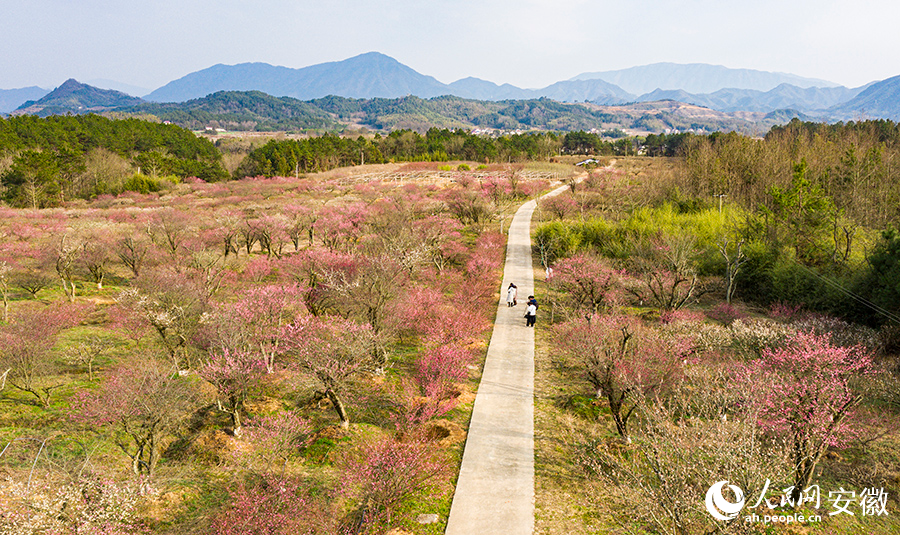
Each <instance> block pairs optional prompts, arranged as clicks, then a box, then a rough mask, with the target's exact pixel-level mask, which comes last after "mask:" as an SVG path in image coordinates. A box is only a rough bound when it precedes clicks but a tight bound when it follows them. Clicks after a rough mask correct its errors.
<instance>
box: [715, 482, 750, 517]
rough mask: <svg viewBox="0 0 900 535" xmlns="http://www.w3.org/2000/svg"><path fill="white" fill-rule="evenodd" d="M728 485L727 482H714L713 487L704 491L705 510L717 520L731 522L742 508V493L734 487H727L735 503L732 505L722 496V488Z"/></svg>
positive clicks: (738, 488)
mask: <svg viewBox="0 0 900 535" xmlns="http://www.w3.org/2000/svg"><path fill="white" fill-rule="evenodd" d="M726 484H728V481H716V482H715V483H714V484H713V486H711V487H709V490H708V491H706V510H707V511H709V514H711V515H712V516H713V518H715V519H717V520H732V519H734V518H736V517H737V515H738V513H740V512H741V509H743V508H744V491H742V490H741V488H740V487H738V486H736V485H728V488H729V489H731V492H733V493H734V497H735V498H736V499H737V503H732V502H730V501H728V500H726V499H725V496H723V495H722V488H723V487H724V486H725V485H726Z"/></svg>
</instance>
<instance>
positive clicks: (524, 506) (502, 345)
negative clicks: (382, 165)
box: [445, 186, 566, 535]
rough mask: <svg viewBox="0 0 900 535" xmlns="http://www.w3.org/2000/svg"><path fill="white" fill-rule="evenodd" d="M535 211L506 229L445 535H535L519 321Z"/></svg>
mask: <svg viewBox="0 0 900 535" xmlns="http://www.w3.org/2000/svg"><path fill="white" fill-rule="evenodd" d="M565 189H566V187H565V186H563V187H560V188H558V189H556V190H554V191H553V192H551V193H550V194H549V195H556V194H559V193H561V192H562V191H565ZM534 209H535V201H529V202H527V203H525V204H524V205H522V207H521V208H519V210H518V211H517V212H516V215H515V217H513V220H512V224H511V225H510V227H509V240H508V243H507V250H506V266H505V268H504V270H503V284H502V286H501V291H500V294H501V299H500V302H499V304H498V307H497V319H496V321H495V323H494V332H493V334H492V335H491V342H490V345H489V346H488V352H487V358H486V360H485V363H484V371H483V373H482V376H481V384H480V385H479V386H478V393H477V394H476V396H475V406H474V408H473V410H472V420H471V422H470V423H469V433H468V438H467V439H466V448H465V451H464V452H463V460H462V466H461V467H460V471H459V480H458V481H457V483H456V493H455V494H454V495H453V504H452V505H451V507H450V518H449V519H448V520H447V530H446V531H445V533H446V534H447V535H492V534H497V535H501V534H502V535H526V534H531V533H533V532H534V329H532V328H528V327H525V318H524V315H525V302H526V301H527V299H528V296H529V295H532V294H533V293H534V272H533V269H532V265H531V215H532V213H533V212H534ZM510 282H513V283H515V284H516V286H518V288H519V292H518V302H519V305H518V306H516V307H512V308H510V307H507V306H506V291H505V290H506V288H507V287H508V286H509V283H510ZM540 321H541V315H540V313H539V314H538V322H540Z"/></svg>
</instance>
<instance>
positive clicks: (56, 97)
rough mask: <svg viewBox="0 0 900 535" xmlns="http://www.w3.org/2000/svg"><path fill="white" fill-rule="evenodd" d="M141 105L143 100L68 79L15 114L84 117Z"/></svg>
mask: <svg viewBox="0 0 900 535" xmlns="http://www.w3.org/2000/svg"><path fill="white" fill-rule="evenodd" d="M141 102H143V100H141V99H140V98H138V97H133V96H131V95H127V94H125V93H122V92H121V91H114V90H112V89H99V88H97V87H94V86H90V85H86V84H82V83H80V82H78V81H77V80H75V79H74V78H70V79H68V80H66V81H65V82H64V83H63V84H62V85H61V86H59V87H57V88H56V89H54V90H53V91H51V92H49V93H47V94H46V95H44V96H43V97H41V98H40V99H38V100H37V101H28V102H25V103H24V104H22V105H21V106H19V107H18V108H17V109H16V110H15V112H18V113H29V114H32V115H40V116H46V115H54V114H59V113H72V112H74V113H87V112H99V111H106V110H111V109H114V108H120V107H123V106H134V105H136V104H140V103H141Z"/></svg>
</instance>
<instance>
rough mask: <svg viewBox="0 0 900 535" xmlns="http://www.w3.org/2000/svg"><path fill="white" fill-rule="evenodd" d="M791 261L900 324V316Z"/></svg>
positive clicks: (795, 261)
mask: <svg viewBox="0 0 900 535" xmlns="http://www.w3.org/2000/svg"><path fill="white" fill-rule="evenodd" d="M791 260H792V261H793V262H794V263H795V264H797V265H798V266H800V268H802V269H804V270H806V271H807V272H809V273H811V274H812V275H813V276H815V277H817V278H819V279H821V280H822V281H823V282H825V283H826V284H828V285H830V286H831V287H832V288H835V289H837V290H839V291H841V292H842V293H844V294H845V295H847V296H848V297H850V298H852V299H854V300H856V301H857V302H859V303H861V304H863V305H864V306H867V307H869V308H871V309H872V310H874V311H875V312H878V313H879V314H882V315H884V316H885V317H886V318H888V319H890V320H893V321H895V322H896V323H898V324H900V316H897V315H896V314H893V313H892V312H890V311H888V310H886V309H884V308H882V307H880V306H878V305H876V304H875V303H873V302H871V301H869V300H868V299H866V298H865V297H862V296H860V295H857V294H855V293H853V292H851V291H850V290H848V289H847V288H845V287H843V286H841V285H840V284H838V283H837V282H834V281H833V280H831V279H829V278H828V277H826V276H824V275H822V274H820V273H817V272H816V271H814V270H812V269H810V268H808V267H806V266H804V265H803V264H801V263H800V262H798V261H797V260H794V259H791Z"/></svg>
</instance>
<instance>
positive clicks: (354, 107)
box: [120, 91, 797, 133]
mask: <svg viewBox="0 0 900 535" xmlns="http://www.w3.org/2000/svg"><path fill="white" fill-rule="evenodd" d="M120 111H122V112H124V113H133V114H149V115H153V116H155V117H158V118H159V119H160V120H163V121H171V122H173V123H176V124H179V125H181V126H184V127H185V128H191V129H194V130H201V129H204V128H222V129H225V130H236V131H279V130H280V131H297V132H316V133H322V132H329V131H330V132H336V131H340V130H343V129H344V128H346V127H350V128H359V127H365V128H368V129H370V130H380V131H386V132H390V131H394V130H401V129H409V130H415V131H417V132H420V133H424V132H426V131H427V130H428V129H430V128H433V127H434V128H464V129H472V130H474V129H491V130H554V131H579V130H584V131H589V130H597V131H606V130H616V129H620V130H626V129H628V130H636V131H644V132H655V133H661V132H664V131H666V130H670V131H674V130H681V131H686V130H689V129H693V130H694V131H701V132H702V131H706V132H712V131H717V130H726V131H730V130H734V131H739V132H745V133H750V132H754V131H759V130H763V129H768V128H770V127H771V126H772V125H774V124H777V123H778V121H777V120H776V119H775V117H776V115H771V114H770V115H766V114H763V113H756V114H747V113H742V114H729V113H722V112H717V111H713V110H710V109H706V108H702V107H699V106H692V105H689V104H683V103H679V102H675V101H660V102H644V103H638V104H631V105H626V106H600V105H596V104H589V103H577V104H576V103H562V102H557V101H554V100H551V99H548V98H540V99H533V100H506V101H499V102H493V101H482V100H470V99H464V98H460V97H453V96H442V97H434V98H430V99H422V98H419V97H415V96H407V97H402V98H394V99H384V98H373V99H351V98H344V97H336V96H329V97H325V98H320V99H315V100H311V101H308V102H304V101H301V100H297V99H294V98H291V97H280V98H279V97H272V96H270V95H267V94H265V93H261V92H259V91H223V92H219V93H214V94H212V95H209V96H207V97H204V98H200V99H195V100H191V101H188V102H184V103H167V104H158V103H142V104H139V105H137V106H132V107H128V108H120ZM784 115H785V114H784V113H781V114H780V115H778V116H777V117H783V116H784ZM794 116H797V114H796V112H789V114H788V117H787V120H790V118H791V117H794Z"/></svg>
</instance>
